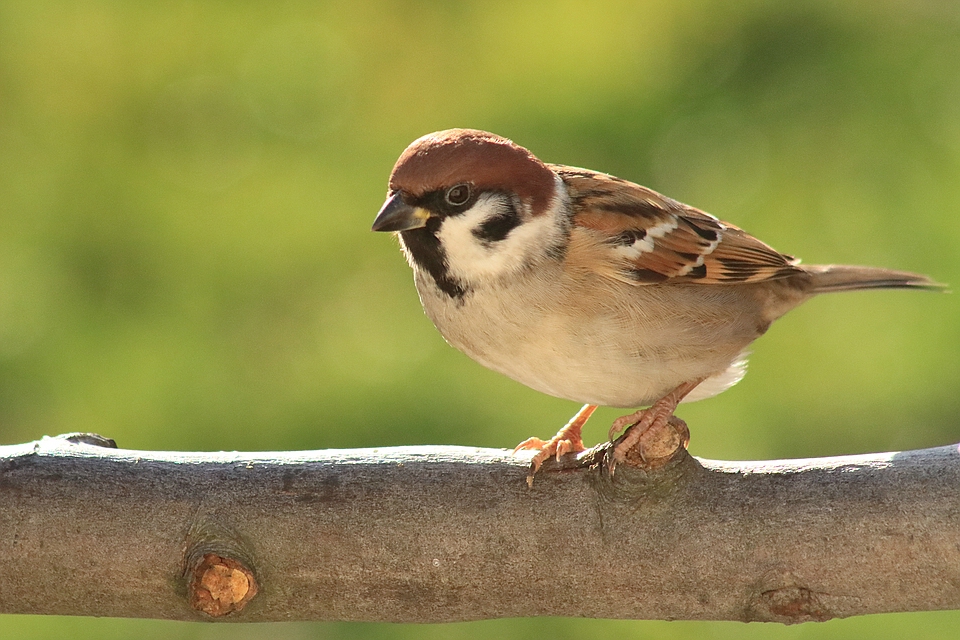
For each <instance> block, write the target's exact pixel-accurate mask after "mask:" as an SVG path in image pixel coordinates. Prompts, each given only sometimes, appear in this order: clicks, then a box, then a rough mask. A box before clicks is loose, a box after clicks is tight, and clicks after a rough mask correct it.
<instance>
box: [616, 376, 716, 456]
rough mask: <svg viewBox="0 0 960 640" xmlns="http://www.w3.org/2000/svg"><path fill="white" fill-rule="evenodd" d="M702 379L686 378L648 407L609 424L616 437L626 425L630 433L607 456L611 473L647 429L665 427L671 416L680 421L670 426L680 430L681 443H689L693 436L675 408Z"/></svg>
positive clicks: (641, 452) (684, 444)
mask: <svg viewBox="0 0 960 640" xmlns="http://www.w3.org/2000/svg"><path fill="white" fill-rule="evenodd" d="M701 382H703V378H701V379H699V380H693V381H692V382H684V383H683V384H681V385H680V386H678V387H677V388H676V389H674V390H673V391H671V392H670V393H668V394H667V395H665V396H663V397H662V398H660V399H659V400H657V401H656V402H654V403H653V405H652V406H650V407H649V408H647V409H640V410H639V411H637V412H635V413H631V414H630V415H628V416H622V417H620V418H617V419H616V420H614V421H613V426H611V427H610V439H611V440H613V437H614V436H615V435H616V434H617V432H619V431H620V430H622V429H624V428H627V429H628V430H627V433H626V434H624V436H623V440H621V441H620V443H619V444H617V446H616V447H615V448H614V450H613V455H612V456H610V458H608V466H609V469H610V473H613V471H614V469H615V468H616V465H617V464H618V463H620V462H623V461H624V460H626V459H627V452H628V451H630V450H631V449H633V448H634V447H635V446H637V444H638V443H640V438H642V437H643V435H644V434H645V433H647V432H648V431H651V430H654V431H656V430H659V429H662V428H663V427H665V426H667V424H669V423H671V422H672V421H671V419H673V420H674V421H675V422H677V423H678V424H671V427H672V428H674V429H675V430H677V432H678V435H679V436H680V439H681V443H682V444H683V446H684V447H686V445H687V442H688V441H689V439H690V432H689V431H688V430H687V429H686V423H684V422H683V421H682V420H680V419H679V418H674V415H673V412H674V411H676V409H677V405H678V404H680V401H681V400H683V398H684V397H685V396H686V395H687V394H688V393H690V392H691V391H693V390H694V388H696V386H697V385H698V384H700V383H701ZM640 459H641V460H644V457H643V450H642V449H641V450H640Z"/></svg>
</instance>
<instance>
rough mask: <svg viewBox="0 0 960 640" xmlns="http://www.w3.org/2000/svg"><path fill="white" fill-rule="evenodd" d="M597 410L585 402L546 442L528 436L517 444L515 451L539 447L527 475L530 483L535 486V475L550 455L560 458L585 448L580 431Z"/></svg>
mask: <svg viewBox="0 0 960 640" xmlns="http://www.w3.org/2000/svg"><path fill="white" fill-rule="evenodd" d="M596 410H597V405H595V404H585V405H583V407H581V409H580V411H577V415H575V416H573V417H572V418H570V422H568V423H567V424H565V425H564V426H563V428H562V429H560V431H558V432H557V435H555V436H553V437H552V438H550V439H549V440H547V441H546V442H544V441H543V440H541V439H540V438H537V437H533V438H527V439H526V440H524V441H523V442H521V443H520V444H518V445H517V446H516V448H515V449H514V450H513V452H514V453H516V452H517V451H520V450H521V449H539V451H538V452H537V455H535V456H533V459H532V460H531V461H530V473H529V474H528V475H527V484H528V485H530V486H531V487H532V486H533V475H534V474H535V473H536V472H537V470H538V469H539V468H540V465H542V464H543V463H544V461H545V460H546V459H547V458H549V457H550V456H556V458H557V460H559V459H560V456H562V455H565V454H567V453H580V452H581V451H583V450H584V448H585V447H584V446H583V438H582V437H581V435H580V433H581V431H583V425H585V424H586V423H587V420H589V419H590V416H592V415H593V412H594V411H596Z"/></svg>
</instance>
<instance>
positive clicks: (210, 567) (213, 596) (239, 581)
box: [190, 553, 259, 618]
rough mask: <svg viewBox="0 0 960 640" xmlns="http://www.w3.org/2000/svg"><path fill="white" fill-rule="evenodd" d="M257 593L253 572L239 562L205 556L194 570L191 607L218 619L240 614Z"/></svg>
mask: <svg viewBox="0 0 960 640" xmlns="http://www.w3.org/2000/svg"><path fill="white" fill-rule="evenodd" d="M258 590H259V589H258V587H257V581H256V579H255V578H254V576H253V572H252V571H250V569H248V568H247V567H245V566H244V565H243V564H242V563H240V562H238V561H237V560H234V559H233V558H224V557H222V556H218V555H217V554H215V553H207V554H204V555H203V557H202V558H201V559H200V563H199V564H198V565H197V566H196V567H194V569H193V579H192V580H191V581H190V606H191V607H193V608H194V609H196V610H197V611H202V612H203V613H205V614H207V615H209V616H212V617H214V618H218V617H220V616H225V615H227V614H230V613H233V612H234V611H242V610H243V608H244V607H246V606H247V603H248V602H250V600H252V599H253V597H254V596H255V595H257V591H258Z"/></svg>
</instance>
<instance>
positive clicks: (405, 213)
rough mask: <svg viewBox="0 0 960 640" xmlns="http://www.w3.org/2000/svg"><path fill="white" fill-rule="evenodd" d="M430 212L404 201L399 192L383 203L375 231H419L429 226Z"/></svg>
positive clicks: (374, 226) (374, 227) (375, 221)
mask: <svg viewBox="0 0 960 640" xmlns="http://www.w3.org/2000/svg"><path fill="white" fill-rule="evenodd" d="M429 217H430V212H429V211H427V210H426V209H422V208H420V207H412V206H410V205H409V204H407V203H406V202H404V201H403V198H401V197H400V192H399V191H397V192H396V193H394V194H393V195H391V196H390V197H389V198H387V201H386V202H384V203H383V206H382V207H380V213H378V214H377V218H376V220H374V221H373V229H372V230H373V231H408V230H410V229H419V228H420V227H424V226H426V224H427V219H428V218H429Z"/></svg>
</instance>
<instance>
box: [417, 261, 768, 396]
mask: <svg viewBox="0 0 960 640" xmlns="http://www.w3.org/2000/svg"><path fill="white" fill-rule="evenodd" d="M585 280H586V281H585ZM416 283H417V289H418V291H419V293H420V300H421V302H422V303H423V307H424V310H425V311H426V313H427V315H428V317H430V319H431V320H432V321H433V323H434V324H435V325H436V327H437V329H439V331H440V333H441V334H442V335H443V337H444V338H445V339H446V340H447V342H449V343H450V344H451V345H453V346H454V347H456V348H458V349H460V350H461V351H463V352H464V353H466V354H467V355H468V356H470V357H471V358H473V359H474V360H476V361H477V362H479V363H480V364H482V365H484V366H486V367H488V368H490V369H493V370H494V371H498V372H500V373H502V374H504V375H506V376H508V377H510V378H512V379H514V380H516V381H518V382H520V383H522V384H525V385H527V386H528V387H531V388H533V389H536V390H538V391H541V392H543V393H547V394H549V395H552V396H556V397H560V398H565V399H568V400H573V401H576V402H581V403H590V404H599V405H606V406H618V407H636V406H644V405H648V404H652V403H653V402H655V401H656V400H657V399H659V398H660V397H662V396H663V395H665V394H666V393H668V392H669V391H671V390H672V389H674V388H675V387H676V386H678V385H679V384H681V383H683V382H687V381H690V380H694V379H697V378H702V377H709V376H714V375H721V374H722V373H723V372H725V371H726V370H728V369H729V368H730V366H731V365H732V364H733V363H734V362H736V361H737V360H738V358H739V356H740V354H741V353H742V351H743V350H744V348H745V347H746V346H747V344H749V343H750V342H751V341H752V340H753V339H755V338H756V337H757V335H758V332H757V330H756V323H755V322H753V321H752V319H751V318H750V317H748V316H749V315H750V314H749V310H748V311H747V313H744V310H743V309H742V307H743V305H742V304H737V303H736V301H735V300H734V299H733V297H731V296H726V295H724V294H723V291H722V290H721V289H722V288H720V287H717V286H711V287H699V290H700V291H702V292H703V294H704V295H699V294H698V292H697V290H694V291H693V295H692V296H691V292H690V291H687V292H686V293H685V294H684V295H678V294H679V289H680V287H678V286H676V285H673V286H632V285H629V284H624V283H620V282H617V281H612V280H610V279H608V278H603V277H599V276H589V275H584V274H578V275H577V276H576V277H575V278H574V277H572V276H571V275H570V274H567V273H564V271H563V270H562V269H561V268H556V269H551V268H544V269H541V270H539V271H537V272H533V273H530V274H527V276H526V277H525V278H520V279H516V280H515V281H512V282H508V283H491V285H490V286H484V287H474V288H472V289H471V290H470V291H469V292H468V293H467V294H466V295H464V296H463V297H461V298H451V297H450V296H449V295H446V294H445V293H444V292H443V291H441V290H440V289H439V288H438V287H437V286H436V283H435V282H434V281H433V279H432V278H431V277H430V275H429V274H428V273H424V272H418V273H417V277H416ZM719 390H722V388H721V389H719ZM717 392H719V391H717ZM711 395H712V394H711ZM704 397H706V396H704Z"/></svg>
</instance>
